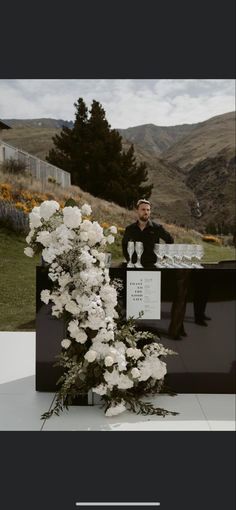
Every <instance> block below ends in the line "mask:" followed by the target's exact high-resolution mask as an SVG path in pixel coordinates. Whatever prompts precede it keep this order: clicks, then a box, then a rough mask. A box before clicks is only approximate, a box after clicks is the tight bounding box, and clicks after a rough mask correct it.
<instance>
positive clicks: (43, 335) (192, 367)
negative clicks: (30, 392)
mask: <svg viewBox="0 0 236 510" xmlns="http://www.w3.org/2000/svg"><path fill="white" fill-rule="evenodd" d="M136 270H137V269H136ZM142 270H144V269H142ZM146 270H147V271H148V270H152V271H153V270H157V271H161V319H160V320H142V321H137V325H138V327H140V328H141V329H145V330H150V331H152V332H154V333H156V335H157V338H160V341H161V343H162V344H163V345H164V346H165V347H168V348H171V349H173V350H174V351H176V352H177V353H178V355H177V356H168V357H167V358H166V359H165V361H166V362H167V369H168V373H167V376H166V382H167V385H168V386H169V388H170V389H172V390H174V391H176V392H177V393H219V394H220V393H235V366H236V355H235V351H236V346H235V333H236V330H235V309H236V308H235V304H236V288H235V275H236V265H235V263H234V262H231V261H230V262H222V263H219V264H205V265H204V268H203V269H168V268H163V269H155V268H147V269H146V268H145V271H146ZM36 271H37V272H36V389H37V390H38V391H55V389H56V381H57V379H58V378H59V376H60V369H59V368H55V367H53V364H54V362H55V356H56V355H57V354H59V353H60V351H61V344H60V343H61V340H62V339H63V338H65V334H66V332H65V327H64V323H63V321H62V320H60V319H57V318H55V317H53V316H52V315H51V305H45V304H44V303H42V301H41V300H40V293H41V291H42V290H43V289H50V288H51V286H52V282H51V281H50V280H49V279H48V269H47V267H43V266H38V267H37V268H36ZM131 271H133V269H131ZM126 273H127V268H126V266H125V265H121V266H119V267H111V268H110V276H111V279H113V278H119V279H121V280H122V281H123V283H124V287H123V307H124V308H125V306H126V304H125V299H126ZM121 300H122V296H121ZM203 314H204V315H206V316H207V317H208V318H210V319H211V320H204V321H203V322H204V324H201V322H202V321H201V318H202V315H203ZM198 319H200V320H198ZM195 321H196V322H195ZM185 335H186V336H185Z"/></svg>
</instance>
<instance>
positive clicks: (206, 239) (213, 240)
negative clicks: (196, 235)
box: [202, 234, 222, 245]
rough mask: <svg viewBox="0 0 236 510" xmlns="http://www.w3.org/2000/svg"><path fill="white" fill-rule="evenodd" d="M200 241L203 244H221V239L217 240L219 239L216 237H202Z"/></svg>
mask: <svg viewBox="0 0 236 510" xmlns="http://www.w3.org/2000/svg"><path fill="white" fill-rule="evenodd" d="M202 240H203V241H204V242H205V243H213V244H218V245H220V244H222V243H221V239H219V237H216V236H213V235H210V234H209V235H204V236H202Z"/></svg>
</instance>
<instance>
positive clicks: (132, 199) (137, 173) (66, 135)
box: [47, 98, 153, 208]
mask: <svg viewBox="0 0 236 510" xmlns="http://www.w3.org/2000/svg"><path fill="white" fill-rule="evenodd" d="M74 106H75V108H76V114H75V123H74V127H73V129H68V128H66V127H63V129H62V132H61V134H60V135H56V136H54V137H53V142H54V148H53V149H51V150H50V152H49V155H48V157H47V161H49V162H50V163H52V164H54V165H56V166H59V167H61V168H63V169H64V170H67V171H68V172H70V173H71V180H72V184H76V185H78V186H80V187H81V188H82V189H83V190H84V191H88V192H90V193H91V194H92V195H94V196H97V197H101V198H104V199H106V200H108V201H113V202H116V203H117V204H120V205H122V206H125V207H127V208H131V207H133V206H134V204H135V203H136V202H137V200H138V199H139V198H140V197H142V198H149V197H150V194H151V191H152V187H153V186H152V184H146V183H147V181H148V172H147V169H146V163H144V162H142V163H137V162H136V158H135V155H134V147H133V145H131V147H130V148H129V149H128V150H127V151H124V150H123V148H122V137H121V136H120V134H119V132H118V131H117V130H115V129H111V126H110V124H109V123H108V121H107V119H106V113H105V110H104V109H103V108H102V105H101V104H100V103H99V102H98V101H95V100H93V102H92V106H91V109H90V111H89V114H90V116H88V109H87V107H86V105H85V103H84V101H83V99H82V98H79V100H78V102H77V103H75V104H74Z"/></svg>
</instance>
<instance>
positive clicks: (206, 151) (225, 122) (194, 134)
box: [162, 112, 235, 172]
mask: <svg viewBox="0 0 236 510" xmlns="http://www.w3.org/2000/svg"><path fill="white" fill-rule="evenodd" d="M225 148H228V149H234V148H235V112H229V113H225V114H223V115H217V116H216V117H212V118H211V119H209V120H207V121H205V122H201V123H199V124H198V125H197V126H196V127H195V128H194V129H193V130H192V131H191V132H190V133H189V134H188V135H186V136H184V137H182V138H181V140H179V141H177V142H176V143H174V144H172V146H171V147H170V148H169V149H167V150H166V151H164V152H163V153H162V157H163V158H164V159H166V160H167V161H169V162H170V163H175V164H176V165H178V166H179V167H180V168H181V169H182V170H184V171H185V172H187V171H188V170H189V169H191V168H192V167H193V166H194V165H196V164H197V163H198V162H199V161H202V160H203V159H206V158H207V157H208V158H210V157H215V156H216V154H217V153H219V151H221V150H223V149H225Z"/></svg>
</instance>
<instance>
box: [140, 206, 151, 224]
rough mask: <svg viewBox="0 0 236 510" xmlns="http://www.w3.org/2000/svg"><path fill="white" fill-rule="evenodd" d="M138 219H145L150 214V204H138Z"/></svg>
mask: <svg viewBox="0 0 236 510" xmlns="http://www.w3.org/2000/svg"><path fill="white" fill-rule="evenodd" d="M137 214H138V219H139V220H140V221H147V220H148V219H149V217H150V214H151V209H150V205H148V204H140V205H139V206H138V209H137Z"/></svg>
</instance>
